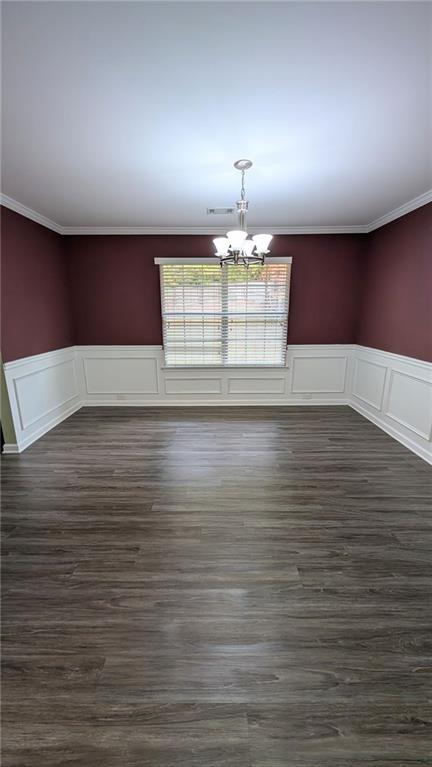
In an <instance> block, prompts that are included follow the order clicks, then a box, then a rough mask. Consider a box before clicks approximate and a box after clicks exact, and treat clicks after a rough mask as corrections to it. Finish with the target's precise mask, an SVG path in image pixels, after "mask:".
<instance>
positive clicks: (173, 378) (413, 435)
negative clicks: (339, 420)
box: [4, 344, 432, 463]
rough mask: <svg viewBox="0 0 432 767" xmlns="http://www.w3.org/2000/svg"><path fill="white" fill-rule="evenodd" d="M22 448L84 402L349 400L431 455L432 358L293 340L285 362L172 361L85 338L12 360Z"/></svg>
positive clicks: (157, 352) (10, 379)
mask: <svg viewBox="0 0 432 767" xmlns="http://www.w3.org/2000/svg"><path fill="white" fill-rule="evenodd" d="M4 367H5V375H6V382H7V387H8V392H9V397H10V402H11V410H12V416H13V420H14V425H15V429H16V434H17V445H16V446H14V445H7V448H6V450H7V452H14V451H15V449H16V450H17V451H18V452H19V451H21V450H23V449H24V448H25V447H27V446H28V445H30V444H31V443H32V442H33V441H34V440H35V439H37V438H38V437H40V436H42V434H44V433H45V432H46V431H48V430H49V429H51V428H52V427H53V426H55V425H56V424H58V423H60V421H62V420H63V419H64V418H66V417H67V416H68V415H70V414H71V413H73V412H74V411H75V410H77V409H78V408H79V407H82V406H97V405H125V406H126V405H135V406H151V405H153V406H158V407H160V406H168V407H170V406H193V405H209V406H217V405H224V406H226V405H232V406H241V405H279V406H280V405H351V406H352V407H353V408H354V409H355V410H357V411H358V412H359V413H361V414H362V415H363V416H365V417H366V418H368V419H369V420H370V421H372V422H373V423H375V424H376V425H377V426H379V427H380V428H381V429H383V430H384V431H386V432H387V433H388V434H390V435H391V436H393V437H394V438H395V439H397V440H399V441H400V442H402V444H404V445H405V446H406V447H408V448H409V449H410V450H412V451H413V452H415V453H416V454H417V455H419V456H421V457H422V458H424V459H425V460H426V461H429V462H430V463H432V449H431V432H432V364H430V363H426V362H422V361H421V360H413V359H411V358H409V357H401V356H400V355H397V354H390V353H388V352H382V351H379V350H377V349H369V348H366V347H360V346H351V345H343V344H334V345H332V344H328V345H324V344H320V345H316V346H314V345H292V346H289V347H288V351H287V363H286V366H285V367H276V368H259V367H255V368H205V367H202V368H194V369H192V368H175V369H174V368H167V367H165V365H164V357H163V350H162V347H161V346H81V347H70V348H68V349H61V350H59V351H56V352H50V353H47V354H40V355H37V356H35V357H28V358H26V359H21V360H17V361H15V362H9V363H6V364H5V366H4Z"/></svg>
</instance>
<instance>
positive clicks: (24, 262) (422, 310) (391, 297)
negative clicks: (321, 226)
mask: <svg viewBox="0 0 432 767" xmlns="http://www.w3.org/2000/svg"><path fill="white" fill-rule="evenodd" d="M1 223H2V231H1V238H2V327H1V338H2V353H3V359H4V360H5V361H9V360H13V359H17V358H19V357H25V356H29V355H32V354H39V353H42V352H46V351H50V350H52V349H57V348H62V347H64V346H69V345H71V344H73V343H76V344H160V343H161V342H162V334H161V317H160V299H159V272H158V268H157V267H156V266H155V265H154V263H153V259H154V258H155V257H156V256H162V257H163V256H165V257H175V256H177V257H181V256H183V257H184V256H187V257H191V256H198V257H199V256H208V255H210V254H211V253H212V245H211V237H207V236H206V237H202V236H199V237H198V236H161V235H159V236H153V237H148V236H117V235H116V236H99V235H96V236H85V237H84V236H83V237H81V236H80V237H60V236H59V235H57V234H55V233H53V232H51V231H49V230H48V229H45V228H44V227H42V226H40V225H39V224H36V223H34V222H32V221H30V220H29V219H27V218H24V217H23V216H20V215H19V214H17V213H14V212H12V211H10V210H8V209H7V208H3V207H2V209H1ZM272 253H273V254H274V255H279V256H293V269H292V283H291V307H290V316H289V329H288V341H289V343H296V344H300V343H304V344H321V343H354V342H357V343H360V344H363V345H365V346H372V347H375V348H378V349H384V350H387V351H392V352H396V353H399V354H404V355H407V356H412V357H417V358H419V359H425V360H430V361H432V308H431V306H432V302H431V294H432V204H431V205H427V206H424V207H423V208H420V209H418V210H417V211H414V212H413V213H410V214H408V215H407V216H404V217H403V218H400V219H397V220H396V221H394V222H392V223H391V224H388V225H387V226H385V227H383V228H382V229H379V230H377V231H376V232H374V233H373V234H371V235H368V236H363V235H351V236H345V235H296V236H277V237H275V239H274V241H273V244H272Z"/></svg>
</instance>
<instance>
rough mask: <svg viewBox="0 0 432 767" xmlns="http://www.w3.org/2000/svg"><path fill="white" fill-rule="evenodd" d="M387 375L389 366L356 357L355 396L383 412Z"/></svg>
mask: <svg viewBox="0 0 432 767" xmlns="http://www.w3.org/2000/svg"><path fill="white" fill-rule="evenodd" d="M386 374H387V365H379V364H378V363H376V362H371V361H370V360H367V359H363V358H362V357H356V359H355V360H354V380H353V392H352V393H353V396H354V397H356V398H357V399H359V400H361V401H362V402H365V403H366V404H367V405H370V406H371V407H373V408H374V409H375V410H381V408H382V401H383V397H384V386H385V379H386Z"/></svg>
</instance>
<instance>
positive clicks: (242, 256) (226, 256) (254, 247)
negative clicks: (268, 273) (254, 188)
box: [213, 160, 272, 266]
mask: <svg viewBox="0 0 432 767" xmlns="http://www.w3.org/2000/svg"><path fill="white" fill-rule="evenodd" d="M251 167H252V162H251V160H237V161H236V162H235V163H234V168H236V169H237V170H239V171H240V172H241V193H240V199H239V200H237V202H236V206H237V213H238V217H239V228H238V229H234V230H233V231H231V232H227V235H226V237H216V238H215V239H214V240H213V242H214V245H215V247H216V253H215V255H216V257H217V258H219V261H220V265H221V266H223V265H224V264H231V265H232V264H234V265H236V266H237V265H239V264H244V266H250V264H263V263H264V260H265V257H266V255H267V253H269V248H268V246H269V244H270V240H271V239H272V235H271V234H254V236H253V237H252V239H249V238H248V233H247V230H246V213H247V211H248V207H249V202H248V201H247V200H246V199H245V173H246V171H247V170H249V168H251Z"/></svg>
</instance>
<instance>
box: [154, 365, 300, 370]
mask: <svg viewBox="0 0 432 767" xmlns="http://www.w3.org/2000/svg"><path fill="white" fill-rule="evenodd" d="M288 368H289V365H161V370H257V369H258V370H287V369H288Z"/></svg>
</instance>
